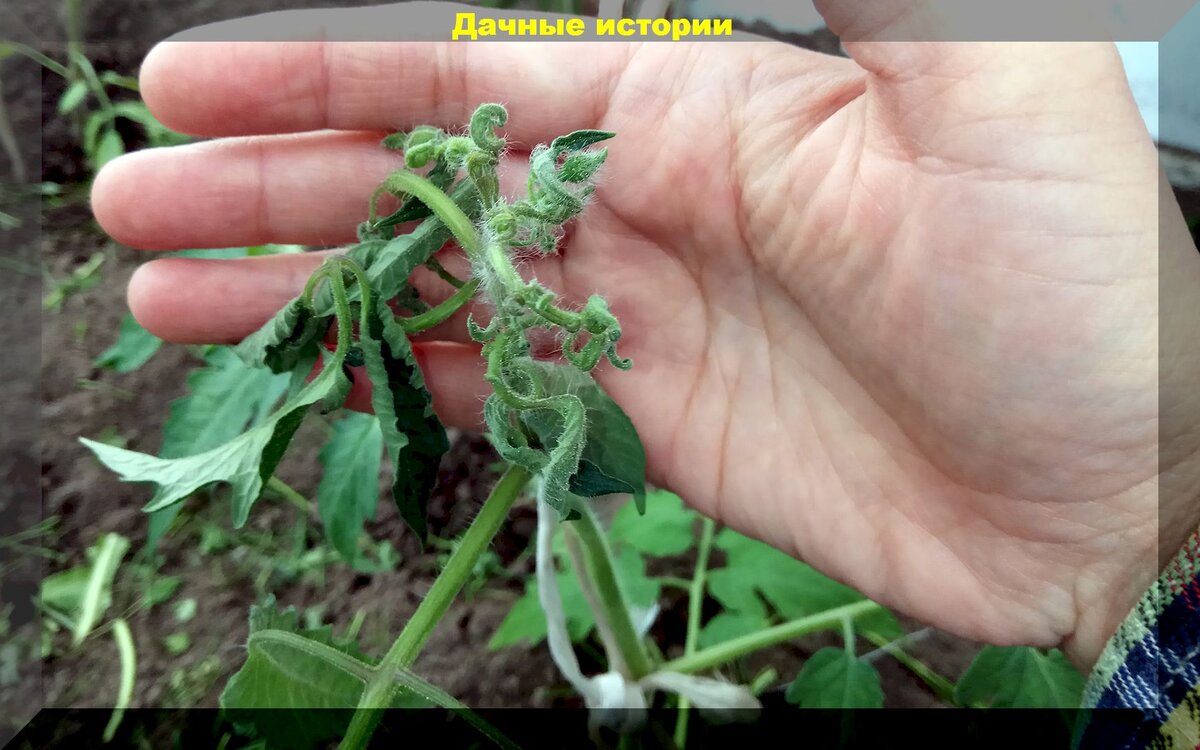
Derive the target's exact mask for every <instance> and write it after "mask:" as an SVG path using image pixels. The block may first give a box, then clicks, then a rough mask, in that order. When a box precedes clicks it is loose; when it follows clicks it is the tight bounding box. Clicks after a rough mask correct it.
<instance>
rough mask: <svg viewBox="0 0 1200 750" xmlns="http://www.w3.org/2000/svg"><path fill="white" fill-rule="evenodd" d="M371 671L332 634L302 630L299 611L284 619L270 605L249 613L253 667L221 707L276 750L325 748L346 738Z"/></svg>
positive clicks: (239, 676) (228, 689)
mask: <svg viewBox="0 0 1200 750" xmlns="http://www.w3.org/2000/svg"><path fill="white" fill-rule="evenodd" d="M371 670H372V664H371V662H370V661H369V660H368V659H367V658H366V657H365V656H363V655H362V653H361V652H359V651H358V649H357V647H355V646H354V644H353V643H350V642H346V641H339V640H337V639H335V638H334V637H333V631H332V628H330V627H329V626H323V627H321V628H316V629H303V628H301V627H300V625H299V616H298V614H297V613H296V610H295V609H294V608H292V607H289V608H288V609H287V610H285V611H279V610H277V609H276V608H275V605H274V601H273V600H268V602H267V603H266V604H265V605H262V606H259V605H255V606H254V607H252V608H251V610H250V635H249V637H248V639H247V641H246V662H245V664H243V665H242V668H241V669H239V670H238V672H237V673H236V674H235V675H234V676H233V677H231V678H230V680H229V682H228V683H227V684H226V685H225V689H224V690H223V691H222V692H221V697H220V705H221V708H222V709H223V710H224V711H225V712H226V714H227V715H228V717H229V718H230V719H231V720H232V721H233V722H235V723H237V724H239V725H240V726H242V727H247V726H252V727H253V729H254V733H255V734H256V735H257V736H259V737H260V738H262V739H264V740H266V741H267V743H268V746H269V747H281V748H283V747H287V748H313V747H320V746H322V745H323V743H324V742H326V741H328V740H331V739H336V738H339V737H340V736H341V734H342V733H343V732H344V731H345V729H346V726H347V725H348V724H349V721H350V717H351V716H352V715H353V714H354V706H355V705H357V703H358V699H359V697H360V696H361V694H362V691H363V688H364V686H365V685H366V682H367V680H368V679H370V676H371ZM399 705H412V703H411V702H410V701H409V700H408V699H405V700H403V701H401V702H400V703H399ZM397 707H399V706H397ZM313 709H325V710H313ZM338 709H341V710H338Z"/></svg>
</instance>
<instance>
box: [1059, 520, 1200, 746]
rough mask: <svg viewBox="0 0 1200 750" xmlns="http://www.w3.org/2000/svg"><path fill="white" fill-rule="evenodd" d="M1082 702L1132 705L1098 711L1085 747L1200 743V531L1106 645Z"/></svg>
mask: <svg viewBox="0 0 1200 750" xmlns="http://www.w3.org/2000/svg"><path fill="white" fill-rule="evenodd" d="M1083 708H1085V709H1101V710H1103V709H1125V710H1124V711H1119V712H1113V713H1114V714H1116V713H1119V714H1120V715H1121V716H1122V717H1123V718H1122V719H1121V720H1120V721H1106V720H1103V719H1102V718H1101V715H1102V714H1103V711H1101V713H1100V714H1097V713H1093V714H1092V715H1091V720H1090V721H1088V723H1087V724H1086V725H1085V726H1084V728H1083V731H1082V734H1081V735H1080V737H1079V740H1080V742H1078V746H1079V747H1081V748H1087V749H1088V750H1090V749H1091V748H1129V749H1130V750H1132V749H1134V748H1163V750H1166V749H1167V748H1187V749H1188V750H1196V749H1197V748H1200V530H1197V531H1196V532H1195V533H1193V534H1192V536H1191V537H1190V538H1189V539H1188V541H1187V543H1186V544H1185V545H1184V546H1183V549H1182V550H1180V552H1179V554H1178V555H1176V556H1175V558H1174V559H1173V560H1172V561H1171V563H1170V564H1169V565H1168V566H1167V567H1166V569H1165V570H1164V571H1163V572H1162V574H1161V575H1160V576H1159V578H1158V580H1157V581H1155V583H1154V585H1153V586H1152V587H1151V588H1150V590H1149V591H1147V592H1146V594H1145V595H1144V596H1143V597H1142V599H1141V600H1140V601H1139V602H1138V604H1137V606H1136V607H1135V608H1134V609H1133V611H1132V612H1131V613H1130V614H1129V616H1128V617H1127V618H1126V619H1125V621H1124V622H1123V623H1121V626H1120V628H1118V629H1117V632H1116V633H1115V634H1114V635H1113V637H1112V638H1111V639H1110V640H1109V642H1108V644H1107V645H1106V646H1105V648H1104V651H1103V652H1102V653H1101V655H1100V659H1099V661H1098V662H1097V663H1096V667H1095V669H1093V670H1092V674H1091V677H1090V678H1089V680H1088V685H1087V689H1086V691H1085V692H1084V700H1083ZM1131 717H1132V719H1131Z"/></svg>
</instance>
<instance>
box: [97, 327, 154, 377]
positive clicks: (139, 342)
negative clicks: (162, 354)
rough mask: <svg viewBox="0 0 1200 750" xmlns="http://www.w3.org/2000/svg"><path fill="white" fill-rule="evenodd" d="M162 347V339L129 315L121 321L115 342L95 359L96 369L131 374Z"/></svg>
mask: <svg viewBox="0 0 1200 750" xmlns="http://www.w3.org/2000/svg"><path fill="white" fill-rule="evenodd" d="M161 346H162V339H160V338H159V337H157V336H155V335H154V334H153V333H150V332H149V331H147V330H146V329H145V328H142V326H141V324H140V323H138V322H137V319H136V318H134V317H133V315H132V314H130V313H125V317H124V318H122V319H121V328H120V330H119V331H118V333H117V340H116V341H115V342H114V343H113V345H112V346H110V347H108V348H107V349H105V350H104V351H103V352H101V353H100V356H99V357H96V361H95V362H94V364H95V365H96V366H97V367H106V368H108V369H110V370H115V371H116V372H120V373H126V372H133V371H134V370H136V369H138V368H139V367H141V366H142V365H144V364H146V363H147V362H148V361H150V358H151V357H153V356H154V353H155V352H157V351H158V350H159V347H161Z"/></svg>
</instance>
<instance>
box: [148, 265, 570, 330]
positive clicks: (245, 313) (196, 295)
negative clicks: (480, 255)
mask: <svg viewBox="0 0 1200 750" xmlns="http://www.w3.org/2000/svg"><path fill="white" fill-rule="evenodd" d="M328 254H329V252H315V253H300V254H288V255H267V256H257V257H250V258H233V259H224V260H213V259H201V258H161V259H159V260H153V261H150V262H149V263H145V264H143V265H142V266H140V267H139V268H138V269H137V271H135V272H134V274H133V277H132V278H131V279H130V280H129V288H128V292H127V296H128V301H129V309H130V311H131V312H132V313H133V316H134V317H135V318H136V319H137V321H138V322H139V323H140V324H141V325H142V326H143V327H144V328H145V329H146V330H148V331H149V332H151V333H153V334H154V335H156V336H158V337H159V338H162V339H166V340H167V341H173V342H175V343H180V344H234V343H237V342H239V341H241V340H242V339H243V338H245V337H246V336H248V335H250V334H251V333H253V332H254V331H256V330H258V329H259V328H260V327H261V326H262V325H263V324H264V323H266V322H267V321H268V320H270V319H271V317H272V316H274V315H275V313H276V312H277V311H278V310H279V309H280V308H281V307H283V306H284V305H285V304H287V303H288V301H290V300H291V299H293V298H294V297H295V296H296V295H298V294H300V292H301V291H303V289H304V285H305V283H306V282H307V281H308V277H309V276H310V275H311V274H312V272H313V271H314V270H316V268H317V266H319V265H320V264H321V263H322V261H323V260H324V259H325V257H326V256H327V255H328ZM440 257H441V259H442V261H443V264H444V265H446V266H447V267H448V268H449V270H450V271H451V272H452V273H454V274H455V275H457V276H459V277H460V278H466V277H468V276H469V268H468V266H467V263H466V260H465V259H464V258H462V256H461V254H460V253H457V251H449V252H446V253H443V254H441V256H440ZM531 267H532V269H533V272H534V273H536V274H537V275H538V276H539V277H540V278H543V279H549V280H551V281H557V280H558V276H557V272H558V268H557V262H556V258H555V257H553V256H551V257H547V258H540V259H538V260H537V261H536V262H535V263H532V264H531ZM412 281H413V286H414V287H415V288H416V290H417V293H418V294H419V295H420V297H421V299H422V300H424V301H425V302H427V303H428V304H430V305H433V304H437V303H438V302H440V301H442V300H443V299H445V298H446V297H448V296H450V294H451V293H452V292H453V290H452V289H451V287H450V285H449V284H447V283H446V282H445V281H443V280H441V279H440V278H438V277H437V275H435V274H434V273H432V272H431V271H428V270H426V269H424V268H421V269H418V270H417V271H416V272H415V273H414V274H413V278H412ZM468 313H471V314H473V315H474V316H475V317H476V319H477V320H479V321H480V322H482V323H486V321H487V320H488V319H489V317H490V312H489V310H488V309H487V305H486V304H484V303H482V302H471V303H468V304H467V305H466V306H464V307H463V309H462V310H460V311H459V312H458V313H456V314H455V315H454V316H452V317H451V318H450V319H449V320H447V321H446V322H444V323H442V324H441V325H439V326H437V327H436V328H433V329H430V330H428V331H425V332H423V333H422V334H420V336H419V337H418V338H419V339H420V340H422V341H434V340H449V341H458V342H466V341H468V340H469V337H468V335H467V332H466V316H467V314H468Z"/></svg>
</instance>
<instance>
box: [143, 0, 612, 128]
mask: <svg viewBox="0 0 1200 750" xmlns="http://www.w3.org/2000/svg"><path fill="white" fill-rule="evenodd" d="M465 9H466V8H465V6H462V7H459V8H456V7H455V6H453V5H449V4H446V5H443V4H437V5H431V4H426V3H412V4H409V3H404V4H399V5H387V6H379V7H374V8H360V9H351V10H338V11H337V12H335V13H331V12H327V11H285V12H281V13H272V14H267V15H265V16H256V17H253V18H249V19H240V20H238V21H233V22H226V23H222V24H216V25H212V26H207V27H201V28H199V29H195V30H193V31H191V32H188V33H187V34H185V35H183V37H181V38H182V39H188V38H191V39H204V40H206V41H200V42H196V41H167V42H164V43H162V44H160V45H158V46H157V47H155V48H154V49H153V50H151V52H150V54H149V56H148V57H147V58H146V60H145V62H144V63H143V65H142V71H141V91H142V95H143V97H144V98H145V100H146V103H147V104H148V105H149V107H150V109H151V111H152V112H153V113H154V114H155V116H157V117H158V118H159V119H160V120H162V122H163V123H164V124H166V125H167V126H168V127H171V128H173V129H176V130H179V131H181V132H185V133H191V134H194V135H204V136H214V135H246V134H254V133H280V132H296V131H304V130H317V129H322V128H334V129H343V130H382V129H393V130H394V129H407V128H409V127H411V126H413V125H417V124H423V123H428V124H433V125H441V126H453V127H457V126H460V125H461V124H462V123H464V122H465V121H466V119H467V118H468V117H469V116H470V115H471V113H472V111H473V110H474V109H475V107H476V106H478V105H479V104H480V103H482V102H488V101H501V102H503V103H504V104H505V106H506V107H508V109H509V113H510V115H511V117H510V124H509V126H508V131H507V132H508V134H509V136H510V137H511V138H513V139H514V140H515V141H516V142H518V143H520V144H524V145H526V146H532V145H534V144H536V143H538V142H541V141H544V140H548V139H550V138H553V137H555V136H557V135H559V134H561V133H564V132H568V131H570V130H575V129H578V128H586V127H594V126H595V125H596V124H597V122H598V121H599V119H600V118H601V116H602V115H603V113H604V111H605V108H606V105H607V98H608V92H609V90H610V89H611V87H612V83H613V82H614V81H615V80H616V77H617V76H618V75H619V71H620V70H621V68H622V67H623V64H624V61H625V60H626V59H627V58H628V55H629V54H630V50H631V45H627V44H620V43H611V44H601V43H588V44H587V45H586V47H581V46H580V45H579V44H578V43H571V42H562V43H548V42H538V43H528V44H527V43H512V42H501V43H479V42H475V43H472V44H463V43H461V42H460V43H452V42H414V41H403V42H402V41H382V40H386V39H388V38H389V37H388V35H389V34H390V35H394V38H395V39H397V40H399V39H401V38H404V39H409V40H411V39H414V38H420V36H421V30H422V29H429V30H431V31H432V30H436V32H437V33H436V34H432V33H431V34H428V35H427V37H426V38H428V37H431V36H442V37H445V36H448V34H449V31H450V30H451V29H452V28H453V26H454V14H455V12H456V11H457V10H465ZM523 15H524V16H526V17H527V16H528V14H523ZM514 17H515V16H514ZM280 30H285V31H282V32H281V31H280ZM280 38H284V39H289V40H307V41H282V42H270V43H264V41H261V40H267V39H280ZM222 39H224V40H231V39H245V40H254V41H217V40H222ZM337 39H342V40H355V39H360V40H361V39H370V40H377V41H325V40H337ZM584 50H586V53H583V54H581V52H583V51H584ZM518 82H519V83H518Z"/></svg>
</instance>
